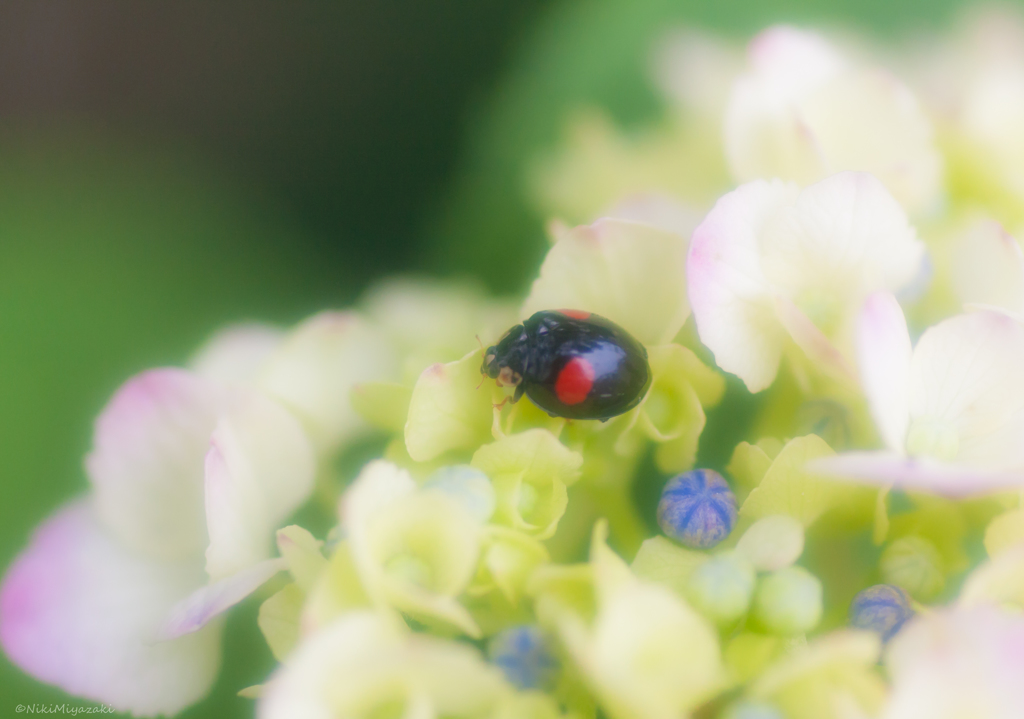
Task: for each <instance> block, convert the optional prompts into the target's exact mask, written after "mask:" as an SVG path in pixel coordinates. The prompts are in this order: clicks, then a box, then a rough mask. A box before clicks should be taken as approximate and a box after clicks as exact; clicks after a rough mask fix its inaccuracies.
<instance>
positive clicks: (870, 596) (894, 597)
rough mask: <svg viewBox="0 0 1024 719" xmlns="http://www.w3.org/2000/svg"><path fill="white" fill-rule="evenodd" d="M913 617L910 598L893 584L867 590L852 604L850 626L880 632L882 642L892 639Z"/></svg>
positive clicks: (855, 598)
mask: <svg viewBox="0 0 1024 719" xmlns="http://www.w3.org/2000/svg"><path fill="white" fill-rule="evenodd" d="M912 616H914V610H913V609H912V608H911V606H910V597H909V596H908V595H907V593H906V592H904V591H903V590H902V589H900V588H899V587H896V586H893V585H892V584H876V585H875V586H873V587H868V588H867V589H865V590H864V591H862V592H861V593H860V594H858V595H857V596H856V597H854V598H853V601H852V602H851V603H850V624H851V625H853V626H854V627H856V628H857V629H868V630H870V631H872V632H878V633H879V634H881V635H882V641H883V642H887V641H889V640H890V639H892V638H893V637H894V636H895V635H896V632H898V631H899V630H900V629H901V628H902V627H903V624H904V623H905V622H906V621H907V620H908V619H910V618H911V617H912Z"/></svg>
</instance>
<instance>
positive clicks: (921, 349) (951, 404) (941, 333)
mask: <svg viewBox="0 0 1024 719" xmlns="http://www.w3.org/2000/svg"><path fill="white" fill-rule="evenodd" d="M1021 367H1024V325H1021V324H1020V323H1019V322H1018V321H1016V320H1015V319H1014V318H1013V317H1011V316H1009V315H1007V314H1005V313H1003V312H992V311H978V312H970V313H967V314H962V315H957V316H955V317H951V318H950V319H948V320H944V321H943V322H940V323H939V324H937V325H935V326H933V327H931V328H930V329H928V330H927V331H926V332H925V333H924V334H923V335H922V336H921V339H920V340H919V341H918V343H917V346H916V347H915V348H914V355H913V359H912V360H911V369H910V417H911V433H913V431H914V426H915V425H916V424H921V425H922V426H924V425H925V424H926V423H927V425H928V426H931V427H936V428H938V430H937V431H941V432H944V433H946V434H947V435H948V436H950V437H955V439H956V455H955V456H956V461H957V462H961V463H965V464H971V465H976V466H978V467H987V468H992V469H993V470H1006V469H1007V468H1009V469H1019V468H1024V372H1022V371H1021ZM947 444H949V441H947Z"/></svg>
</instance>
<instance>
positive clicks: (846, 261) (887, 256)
mask: <svg viewBox="0 0 1024 719" xmlns="http://www.w3.org/2000/svg"><path fill="white" fill-rule="evenodd" d="M761 252H762V255H763V260H762V266H763V268H764V273H765V276H766V277H767V278H768V280H769V281H770V282H772V283H773V284H774V285H776V286H777V287H779V288H781V289H783V290H784V291H786V293H787V294H788V295H789V296H790V297H791V298H792V299H793V300H794V301H795V302H797V303H798V304H803V303H805V302H807V301H808V300H809V299H813V300H814V301H816V302H819V303H827V304H830V305H832V306H833V307H834V308H835V310H834V318H835V320H836V321H842V320H843V319H845V318H846V317H852V316H853V315H854V314H855V313H856V312H858V311H859V310H860V306H861V303H862V302H863V301H864V298H865V297H866V296H867V294H868V293H870V292H873V291H875V290H890V291H895V290H897V289H899V288H900V287H903V286H904V285H906V284H907V283H909V282H910V281H911V280H913V279H914V277H915V276H916V275H917V272H918V270H919V268H920V265H921V260H922V258H923V257H924V245H923V244H922V243H921V242H920V241H919V240H918V239H917V238H916V233H915V231H914V228H913V227H912V226H911V225H910V223H909V222H908V220H907V215H906V213H905V212H904V211H903V208H902V207H900V205H899V203H897V202H896V200H895V199H894V198H893V196H892V195H891V194H889V191H888V190H886V189H885V187H884V186H883V185H882V183H881V182H879V181H878V180H877V179H876V178H874V177H873V176H871V175H868V174H865V173H863V172H841V173H839V174H838V175H833V176H832V177H829V178H827V179H825V180H822V181H821V182H819V183H817V184H814V185H811V186H810V187H808V188H807V189H805V190H804V191H803V192H801V193H800V196H799V197H798V198H797V200H796V202H795V203H793V204H792V205H791V206H789V207H783V208H782V209H781V210H780V211H779V212H778V213H776V214H775V215H773V216H772V218H771V219H770V220H769V222H767V223H766V225H765V228H764V231H763V233H762V234H761Z"/></svg>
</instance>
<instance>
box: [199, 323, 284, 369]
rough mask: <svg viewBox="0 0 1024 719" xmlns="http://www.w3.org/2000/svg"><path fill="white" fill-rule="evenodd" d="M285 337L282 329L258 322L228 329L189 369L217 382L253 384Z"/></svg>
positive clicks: (211, 339)
mask: <svg viewBox="0 0 1024 719" xmlns="http://www.w3.org/2000/svg"><path fill="white" fill-rule="evenodd" d="M283 338H284V332H282V331H281V330H279V329H278V328H276V327H271V326H269V325H264V324H259V323H256V322H253V323H251V324H243V325H234V326H232V327H227V328H225V329H223V330H221V331H220V332H218V333H217V334H215V335H214V336H213V337H211V338H210V339H209V340H208V341H207V342H206V344H204V345H203V346H202V347H201V348H200V349H199V351H198V352H197V353H196V354H195V355H194V356H193V357H192V361H191V362H189V366H190V367H191V368H192V370H193V371H194V372H195V373H196V374H198V375H200V376H201V377H206V378H208V379H212V380H214V381H216V382H223V383H225V384H252V383H253V382H255V381H256V377H257V376H258V374H259V372H260V370H261V369H262V367H263V364H264V363H265V362H266V361H267V358H268V357H269V356H270V354H271V353H272V352H273V351H274V350H275V349H276V348H277V346H278V345H279V344H281V340H282V339H283Z"/></svg>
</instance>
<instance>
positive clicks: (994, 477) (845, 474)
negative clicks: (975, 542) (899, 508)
mask: <svg viewBox="0 0 1024 719" xmlns="http://www.w3.org/2000/svg"><path fill="white" fill-rule="evenodd" d="M807 469H808V471H811V472H814V473H815V474H821V475H826V476H832V477H837V478H845V479H851V480H855V481H857V482H861V483H864V484H871V485H875V486H880V487H884V486H889V485H893V486H896V487H900V488H902V489H911V490H921V491H926V492H934V493H935V494H941V495H944V496H946V497H952V498H954V499H959V498H962V497H973V496H977V495H983V494H991V493H993V492H998V491H1002V490H1007V489H1012V488H1016V487H1021V486H1024V470H1017V471H1014V470H1005V471H999V470H989V469H980V468H977V467H969V466H965V465H957V464H944V463H942V462H939V461H937V460H933V459H929V458H927V457H920V458H913V457H904V456H902V455H900V454H897V453H895V452H885V451H882V452H844V453H842V454H837V455H836V456H834V457H823V458H821V459H815V460H813V461H811V462H809V463H808V464H807Z"/></svg>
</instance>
